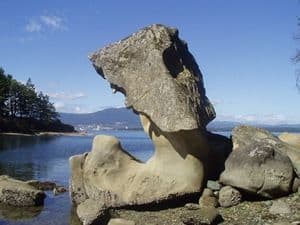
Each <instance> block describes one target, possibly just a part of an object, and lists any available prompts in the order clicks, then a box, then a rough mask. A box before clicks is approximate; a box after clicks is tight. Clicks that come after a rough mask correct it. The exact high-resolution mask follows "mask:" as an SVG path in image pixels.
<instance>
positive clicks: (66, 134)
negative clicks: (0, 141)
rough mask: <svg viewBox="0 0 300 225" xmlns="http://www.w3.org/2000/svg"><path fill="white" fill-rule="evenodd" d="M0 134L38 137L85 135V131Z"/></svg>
mask: <svg viewBox="0 0 300 225" xmlns="http://www.w3.org/2000/svg"><path fill="white" fill-rule="evenodd" d="M0 135H10V136H25V137H34V136H36V137H39V136H70V137H81V136H87V133H85V132H52V131H51V132H38V133H33V134H26V133H18V132H3V133H2V132H0Z"/></svg>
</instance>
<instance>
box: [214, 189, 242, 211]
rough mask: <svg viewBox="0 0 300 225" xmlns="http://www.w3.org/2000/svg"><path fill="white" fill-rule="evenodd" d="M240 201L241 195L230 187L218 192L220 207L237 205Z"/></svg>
mask: <svg viewBox="0 0 300 225" xmlns="http://www.w3.org/2000/svg"><path fill="white" fill-rule="evenodd" d="M241 201H242V195H241V193H240V192H239V191H238V190H236V189H234V188H233V187H230V186H225V187H223V188H221V190H220V192H219V203H220V206H222V207H230V206H234V205H238V204H239V203H240V202H241Z"/></svg>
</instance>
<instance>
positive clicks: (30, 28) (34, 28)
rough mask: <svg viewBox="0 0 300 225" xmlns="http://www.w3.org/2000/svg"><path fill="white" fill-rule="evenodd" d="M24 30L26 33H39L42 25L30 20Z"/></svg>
mask: <svg viewBox="0 0 300 225" xmlns="http://www.w3.org/2000/svg"><path fill="white" fill-rule="evenodd" d="M25 30H26V31H27V32H40V31H41V30H42V24H41V23H39V22H38V21H35V20H30V21H29V23H28V24H26V25H25Z"/></svg>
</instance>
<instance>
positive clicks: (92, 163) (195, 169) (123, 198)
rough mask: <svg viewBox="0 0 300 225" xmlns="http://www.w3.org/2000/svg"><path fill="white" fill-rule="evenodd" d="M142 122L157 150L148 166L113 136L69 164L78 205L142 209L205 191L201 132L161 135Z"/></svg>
mask: <svg viewBox="0 0 300 225" xmlns="http://www.w3.org/2000/svg"><path fill="white" fill-rule="evenodd" d="M142 122H143V125H144V128H145V130H146V131H147V132H149V135H150V137H151V138H152V140H153V143H154V145H155V150H156V152H155V154H154V155H153V157H152V158H151V159H149V160H148V161H147V162H146V163H142V162H140V161H139V160H137V159H135V158H134V157H133V156H131V155H129V154H128V153H127V152H125V150H123V148H122V146H121V144H120V142H119V140H118V139H116V138H115V137H111V136H103V135H100V136H96V137H95V138H94V141H93V147H92V151H91V152H90V153H88V154H84V155H81V156H73V157H72V158H71V159H70V161H71V169H72V177H71V185H70V190H71V197H72V199H73V201H74V202H75V203H76V204H80V203H82V202H84V201H86V199H96V200H99V201H101V202H104V203H105V204H106V205H107V206H109V207H111V206H113V207H115V206H122V205H142V204H147V203H151V202H160V201H164V200H168V199H171V198H175V197H178V198H180V197H181V196H185V195H188V194H191V193H199V192H200V191H201V188H202V185H201V184H202V182H203V179H204V171H203V164H202V162H201V157H202V154H203V153H204V154H203V157H205V153H206V151H207V147H206V148H205V140H202V139H201V138H202V137H201V133H200V132H199V131H195V130H194V131H190V132H188V133H187V132H186V131H184V132H175V133H171V134H170V133H162V132H161V131H160V130H159V129H158V128H157V127H156V126H155V125H154V124H153V123H151V121H149V120H148V119H147V118H146V117H143V119H142ZM190 143H193V145H191V144H190ZM197 143H198V144H197ZM199 150H203V151H202V152H201V151H199ZM203 160H204V159H203ZM116 183H117V184H118V185H116Z"/></svg>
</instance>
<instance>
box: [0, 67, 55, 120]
mask: <svg viewBox="0 0 300 225" xmlns="http://www.w3.org/2000/svg"><path fill="white" fill-rule="evenodd" d="M58 116H59V115H58V113H57V112H56V110H55V107H54V105H53V103H52V102H50V100H49V96H47V95H45V94H43V92H37V91H36V89H35V86H34V84H33V83H32V81H31V79H30V78H29V79H28V80H27V82H26V84H23V83H21V82H19V81H17V80H16V79H14V78H13V76H12V75H10V74H6V73H5V71H4V69H3V68H1V67H0V118H1V117H2V118H12V119H15V118H26V119H35V120H39V121H45V122H52V121H57V120H58Z"/></svg>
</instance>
